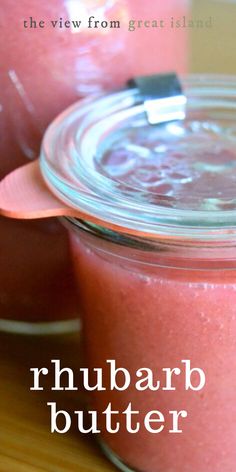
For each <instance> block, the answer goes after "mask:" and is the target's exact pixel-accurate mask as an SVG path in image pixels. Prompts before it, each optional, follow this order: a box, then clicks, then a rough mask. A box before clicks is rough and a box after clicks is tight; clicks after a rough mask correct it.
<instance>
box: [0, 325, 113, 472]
mask: <svg viewBox="0 0 236 472" xmlns="http://www.w3.org/2000/svg"><path fill="white" fill-rule="evenodd" d="M80 356H81V350H80V337H79V335H64V336H47V337H29V336H22V335H18V336H17V335H6V334H1V335H0V472H41V471H47V472H70V471H71V472H74V471H76V472H77V471H78V472H80V471H81V472H112V471H115V470H116V469H115V468H114V467H113V466H112V465H111V464H110V463H109V462H108V461H107V460H106V458H105V457H103V455H102V454H101V452H100V449H99V447H98V446H97V445H96V442H95V441H94V440H93V438H91V437H87V435H82V434H80V433H79V432H78V431H76V430H73V429H71V430H70V431H69V432H68V433H66V434H63V435H60V434H55V433H54V434H51V433H50V410H49V407H48V406H47V405H46V404H47V402H48V401H56V402H57V403H58V405H59V407H60V408H62V409H63V408H64V409H65V410H67V411H68V412H70V411H74V410H76V409H77V410H78V409H82V405H83V397H82V395H81V394H80V393H78V392H65V391H63V392H51V391H50V390H49V389H50V388H51V386H52V383H53V379H52V376H50V375H49V376H45V380H44V383H43V386H44V391H41V392H33V391H30V387H31V386H32V374H31V373H30V368H31V367H48V368H49V369H50V366H51V363H50V362H51V359H60V360H61V366H62V367H71V368H72V369H73V371H74V372H75V374H76V372H78V367H79V365H80Z"/></svg>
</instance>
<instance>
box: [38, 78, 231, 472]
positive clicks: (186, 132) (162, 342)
mask: <svg viewBox="0 0 236 472" xmlns="http://www.w3.org/2000/svg"><path fill="white" fill-rule="evenodd" d="M183 87H184V92H185V94H186V97H187V109H186V117H185V119H182V120H175V121H167V122H163V123H159V124H156V125H150V124H149V123H148V121H147V113H146V106H145V102H144V103H143V101H142V98H140V94H139V92H138V90H136V89H131V90H122V91H120V92H117V93H114V94H111V95H108V96H103V97H101V98H99V99H97V100H96V101H92V102H86V103H84V104H83V105H80V106H79V105H78V104H76V105H75V106H74V107H72V108H70V109H69V110H67V111H66V112H64V113H63V114H62V115H60V116H59V117H58V118H57V120H56V121H55V122H54V123H53V124H52V125H51V126H50V127H49V128H48V130H47V132H46V135H45V137H44V140H43V145H42V150H41V156H40V158H41V161H40V162H41V170H42V174H43V177H44V180H45V182H46V183H47V185H48V187H49V188H50V189H51V191H52V193H53V194H54V195H55V196H57V198H58V199H60V200H61V201H63V202H64V203H66V204H67V205H68V207H70V208H71V209H73V210H74V211H75V216H74V217H67V218H64V219H63V223H64V224H65V226H66V227H67V229H68V230H69V238H70V244H71V249H72V257H73V263H74V268H75V273H76V279H77V285H78V290H79V298H80V304H81V310H82V321H83V332H84V339H85V349H86V356H87V364H88V366H89V368H90V370H91V372H92V370H93V369H94V368H102V369H103V387H104V390H101V391H98V390H96V389H95V390H94V391H93V392H91V394H90V397H89V398H90V400H89V401H90V405H91V407H90V409H94V410H96V411H97V412H98V418H99V425H100V429H101V431H102V432H101V435H100V436H99V438H100V443H101V445H102V448H103V450H104V451H105V453H106V454H107V455H108V457H109V458H110V459H111V460H112V461H113V462H114V464H116V465H117V466H118V467H120V469H121V470H125V471H142V472H170V471H174V472H199V471H204V472H222V471H224V472H232V471H233V470H234V468H235V464H236V452H235V447H234V444H235V440H236V430H235V418H236V409H235V389H236V377H235V369H236V199H235V179H236V138H235V136H236V134H235V117H236V108H235V97H236V79H235V78H234V77H233V78H229V77H228V78H227V77H223V78H220V77H214V76H213V77H206V76H196V77H194V76H193V77H190V78H188V79H185V80H183ZM174 104H176V102H175V98H173V106H174ZM159 105H160V102H159V104H158V103H156V106H159ZM168 110H169V111H170V108H168ZM76 211H77V216H76ZM109 360H114V361H115V363H116V367H117V368H123V369H127V371H128V372H129V373H130V375H131V379H132V383H131V385H130V386H129V388H127V389H124V390H119V389H116V388H114V389H111V388H110V371H109V368H108V367H109V366H108V363H107V361H109ZM188 363H189V368H190V365H191V368H192V369H198V371H196V370H195V375H194V374H193V377H192V380H191V381H192V388H187V387H186V375H187V374H186V372H185V370H184V368H185V367H186V366H187V364H188ZM141 368H145V369H149V370H150V371H151V372H152V373H153V376H154V377H153V378H154V381H153V385H157V381H158V380H159V381H160V385H159V387H158V388H156V389H152V388H150V386H149V388H146V389H145V390H143V391H142V390H141V389H140V390H138V389H137V388H136V386H135V384H134V379H136V380H137V379H139V378H140V376H139V375H138V374H137V372H138V370H139V369H141ZM165 369H171V370H173V369H174V374H173V372H172V377H171V384H170V383H169V384H167V383H165V382H166V381H165V375H164V373H165ZM199 370H201V372H203V374H204V376H205V381H204V384H203V385H202V388H199V389H198V378H199V377H198V376H199ZM197 372H198V373H197ZM120 381H121V383H122V380H121V379H120ZM169 382H170V380H169ZM172 382H173V383H172ZM167 385H168V386H169V388H167ZM165 386H166V387H165ZM109 403H110V404H111V407H112V410H113V411H114V412H119V413H117V415H118V416H117V418H118V419H119V421H120V429H119V431H117V432H116V433H115V434H111V433H109V432H108V431H107V428H106V427H105V424H104V421H105V420H104V414H103V412H104V411H105V410H106V407H107V405H108V404H109ZM129 405H132V410H133V411H134V412H136V413H137V412H138V413H139V415H138V416H135V418H134V419H133V427H134V426H135V425H136V418H137V419H138V421H139V422H140V429H139V431H137V432H136V433H133V434H131V433H130V432H128V431H127V424H126V425H125V424H124V414H123V412H124V411H125V410H126V408H127V407H128V406H129ZM175 411H176V412H183V415H182V416H181V419H180V422H179V423H178V426H179V430H178V431H176V429H175V430H174V431H173V428H174V426H173V415H172V413H173V412H175ZM149 412H161V414H162V416H159V417H158V418H159V421H158V419H157V416H155V419H154V422H155V420H156V423H158V424H156V423H155V425H154V424H152V428H153V430H155V429H156V430H157V429H158V428H159V427H160V421H161V425H162V426H163V430H161V431H158V434H157V431H156V434H155V432H154V431H152V432H150V430H147V428H146V427H145V426H144V418H145V417H146V415H148V414H149ZM171 412H172V413H171ZM155 414H156V415H157V413H154V415H155ZM160 418H161V419H160ZM115 419H116V418H115ZM114 421H115V420H114ZM115 424H116V423H115ZM174 433H176V434H174Z"/></svg>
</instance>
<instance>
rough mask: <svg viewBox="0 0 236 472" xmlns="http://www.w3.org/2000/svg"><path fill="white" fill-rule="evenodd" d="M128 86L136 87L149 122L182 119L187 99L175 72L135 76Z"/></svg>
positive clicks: (184, 114)
mask: <svg viewBox="0 0 236 472" xmlns="http://www.w3.org/2000/svg"><path fill="white" fill-rule="evenodd" d="M128 86H129V87H132V88H137V89H138V91H139V93H140V98H141V100H142V101H143V103H144V108H145V111H146V114H147V119H148V122H149V124H151V125H154V124H159V123H165V122H167V121H175V120H184V118H185V116H186V102H187V99H186V96H185V95H184V93H183V90H182V86H181V83H180V80H179V78H178V76H177V75H176V74H175V73H168V74H155V75H147V76H141V77H135V78H134V79H131V80H129V81H128Z"/></svg>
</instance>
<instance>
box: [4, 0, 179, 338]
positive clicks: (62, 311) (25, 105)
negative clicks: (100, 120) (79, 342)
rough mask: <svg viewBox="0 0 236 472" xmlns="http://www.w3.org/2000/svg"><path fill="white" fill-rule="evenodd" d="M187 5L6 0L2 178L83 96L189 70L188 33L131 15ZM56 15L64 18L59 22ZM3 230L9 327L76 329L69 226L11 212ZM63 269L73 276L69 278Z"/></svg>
mask: <svg viewBox="0 0 236 472" xmlns="http://www.w3.org/2000/svg"><path fill="white" fill-rule="evenodd" d="M187 4H188V2H186V1H185V0H184V1H183V0H168V1H167V2H165V5H164V4H163V3H162V2H159V1H157V2H155V4H153V2H151V1H149V0H148V1H147V2H145V5H143V2H142V1H141V0H135V1H133V0H121V1H116V0H109V1H107V0H90V1H87V0H86V1H84V0H51V1H50V2H46V1H43V2H42V1H41V2H40V3H38V2H33V3H32V2H31V1H29V0H22V1H21V2H18V3H17V2H15V0H2V2H1V5H0V15H1V30H0V39H1V40H0V54H1V58H2V61H1V62H2V66H1V76H0V86H1V87H0V90H1V92H0V123H1V129H2V139H1V142H0V154H1V161H0V178H3V177H4V176H5V175H6V174H8V173H9V172H10V171H12V170H13V169H15V168H16V167H18V166H19V165H21V164H24V163H26V162H29V161H30V160H32V159H34V158H36V157H37V156H38V153H39V147H40V142H41V138H42V135H43V132H44V130H45V128H46V126H47V125H48V124H49V122H50V121H51V120H52V119H53V118H54V117H55V116H56V115H57V114H58V113H59V112H60V111H61V110H63V109H64V108H65V107H66V106H68V105H70V104H71V103H73V102H74V101H75V100H77V99H79V98H82V97H84V96H86V95H88V94H97V93H98V92H101V91H102V90H105V89H111V88H114V87H117V86H120V85H121V83H123V82H124V81H125V80H127V79H128V78H129V77H130V76H133V75H135V74H146V73H151V72H153V71H154V70H160V71H161V70H167V69H169V68H171V69H177V70H178V71H183V70H185V69H186V60H187V58H186V32H185V31H180V32H178V33H173V32H172V31H171V30H170V28H169V27H167V28H165V29H163V30H162V31H161V30H158V28H155V29H154V28H153V29H147V28H146V29H145V30H144V29H140V28H139V29H138V28H137V29H135V31H132V32H131V31H128V21H129V19H132V18H134V19H136V20H140V19H149V17H150V12H151V13H152V16H153V18H154V17H158V18H160V16H161V17H164V18H166V19H167V20H168V21H169V18H170V15H172V14H173V15H182V14H184V13H185V12H186V9H187ZM90 16H94V19H97V20H98V21H100V23H101V22H102V21H106V20H107V21H110V20H112V19H115V20H119V21H120V22H121V27H120V28H119V29H117V30H114V29H112V28H104V29H103V28H102V27H99V28H91V29H89V28H88V27H87V22H88V18H89V17H90ZM61 20H62V21H65V20H67V21H72V20H81V21H82V26H81V27H80V29H79V30H77V29H76V28H73V27H70V28H66V27H65V26H61V23H60V21H61ZM136 20H135V21H136ZM40 21H43V22H44V27H43V28H41V27H40V25H39V22H40ZM24 22H25V23H24ZM52 22H57V23H56V26H55V27H53V24H52ZM54 24H55V23H54ZM154 41H158V44H159V48H158V53H157V52H156V50H155V51H154V50H153V48H152V44H153V43H154ZM0 233H1V239H0V243H1V248H2V250H1V255H0V266H1V271H0V318H1V321H0V329H5V330H16V331H26V332H30V333H33V332H43V331H45V330H46V331H50V330H52V331H55V330H58V329H59V330H61V329H70V328H75V327H76V326H77V321H76V322H75V323H74V322H73V321H72V323H68V321H69V320H73V319H76V318H77V317H78V311H77V308H76V303H75V291H74V281H73V275H72V270H71V263H70V257H69V250H68V238H67V234H66V232H65V230H64V229H63V228H62V227H61V226H60V225H59V224H58V222H57V221H55V220H48V221H47V222H46V221H38V222H23V221H17V220H14V221H13V220H12V221H10V220H6V219H4V218H1V219H0ZM22 267H23V268H24V270H23V271H22ZM58 273H61V274H63V276H62V277H61V278H60V280H59V279H58V277H57V274H58ZM55 321H61V322H62V324H60V325H58V324H57V325H55V324H54V322H55ZM19 322H20V323H19ZM21 322H24V323H23V324H22V323H21ZM49 322H51V323H52V324H50V323H49ZM45 323H46V324H45Z"/></svg>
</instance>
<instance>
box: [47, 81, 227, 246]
mask: <svg viewBox="0 0 236 472" xmlns="http://www.w3.org/2000/svg"><path fill="white" fill-rule="evenodd" d="M181 84H182V87H183V91H184V95H185V96H186V98H187V103H186V116H185V118H184V119H179V120H175V121H174V120H172V121H165V122H163V123H159V124H154V125H153V124H152V125H151V124H149V122H148V120H147V114H146V109H145V103H143V101H142V99H141V97H140V93H139V91H138V89H124V90H121V91H118V92H115V93H113V94H110V95H103V96H100V97H97V98H93V99H89V100H85V101H83V102H78V103H76V104H75V105H74V106H72V107H70V108H69V109H67V110H66V111H65V112H64V113H62V114H61V115H60V116H59V117H58V118H57V119H56V120H55V121H54V122H53V123H52V124H51V125H50V127H49V128H48V130H47V132H46V134H45V137H44V140H43V144H42V150H41V170H42V173H43V177H44V179H45V181H46V183H47V184H48V186H49V187H50V189H51V191H52V192H53V193H54V194H56V195H57V197H58V198H59V199H60V200H62V201H63V202H65V203H66V204H67V205H68V206H70V207H72V208H74V209H77V210H79V211H80V212H81V214H82V215H83V218H84V219H86V220H87V221H90V219H91V220H92V221H93V222H94V221H95V222H97V224H99V225H101V226H104V227H107V228H110V229H116V230H120V231H122V232H125V233H127V234H135V235H137V236H138V235H142V236H145V235H146V236H147V237H153V238H155V237H178V238H179V237H181V238H190V239H195V240H197V239H200V240H208V241H210V240H215V239H229V238H232V235H234V233H236V78H234V77H221V76H200V75H199V76H189V77H187V78H184V79H182V80H181ZM170 106H171V103H170ZM173 106H174V102H173Z"/></svg>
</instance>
